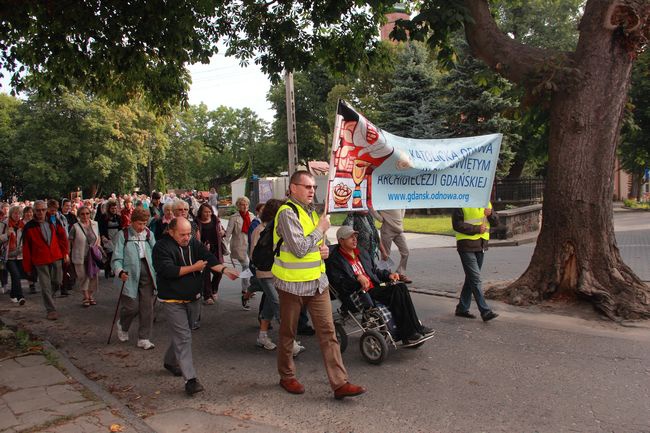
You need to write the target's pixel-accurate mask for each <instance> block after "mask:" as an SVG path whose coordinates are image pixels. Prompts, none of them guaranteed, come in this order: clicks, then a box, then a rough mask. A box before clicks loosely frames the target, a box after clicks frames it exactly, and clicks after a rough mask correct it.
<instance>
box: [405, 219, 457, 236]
mask: <svg viewBox="0 0 650 433" xmlns="http://www.w3.org/2000/svg"><path fill="white" fill-rule="evenodd" d="M404 231H406V232H415V233H430V234H436V235H453V234H454V233H455V232H454V229H453V227H452V226H451V216H449V215H428V216H425V215H423V216H414V217H406V218H404Z"/></svg>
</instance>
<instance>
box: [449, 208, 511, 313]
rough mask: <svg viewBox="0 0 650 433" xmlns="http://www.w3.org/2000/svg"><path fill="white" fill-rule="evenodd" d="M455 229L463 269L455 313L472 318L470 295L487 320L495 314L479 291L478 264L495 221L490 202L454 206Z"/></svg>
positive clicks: (496, 219) (453, 220)
mask: <svg viewBox="0 0 650 433" xmlns="http://www.w3.org/2000/svg"><path fill="white" fill-rule="evenodd" d="M451 222H452V225H453V226H454V230H455V231H456V248H457V250H458V254H459V255H460V261H461V262H462V264H463V270H464V271H465V283H464V284H463V289H462V291H461V292H460V298H459V300H458V305H457V306H456V316H459V317H465V318H468V319H474V318H476V316H475V315H474V314H472V313H470V312H469V307H470V305H471V303H472V295H474V300H475V301H476V305H477V306H478V309H479V312H480V313H481V318H482V319H483V321H485V322H487V321H489V320H492V319H494V318H495V317H497V316H498V314H497V313H495V312H494V311H492V310H491V309H490V307H489V306H488V304H487V302H485V298H484V297H483V292H482V290H481V267H482V266H483V256H484V254H485V251H487V249H488V242H489V240H490V227H492V226H496V225H497V224H498V222H499V220H498V218H497V216H496V215H495V214H494V213H493V212H492V203H488V207H486V208H482V207H471V208H462V209H456V210H455V211H454V213H453V215H452V217H451Z"/></svg>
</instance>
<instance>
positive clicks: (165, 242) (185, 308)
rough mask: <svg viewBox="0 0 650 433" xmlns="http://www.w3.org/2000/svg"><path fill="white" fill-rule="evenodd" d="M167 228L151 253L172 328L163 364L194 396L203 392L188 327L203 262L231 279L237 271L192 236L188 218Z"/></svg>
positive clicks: (200, 284) (196, 311) (194, 310)
mask: <svg viewBox="0 0 650 433" xmlns="http://www.w3.org/2000/svg"><path fill="white" fill-rule="evenodd" d="M167 229H168V234H166V235H163V237H162V238H161V239H160V240H158V242H156V245H155V246H154V249H153V256H152V259H153V267H154V269H155V270H156V281H157V283H158V284H157V287H158V299H159V300H160V301H161V303H162V305H163V310H164V312H165V315H166V317H167V323H168V324H169V329H170V331H171V343H170V345H169V348H168V349H167V352H166V353H165V360H164V364H163V365H164V367H165V368H166V369H167V370H169V371H170V372H171V373H172V374H174V375H175V376H183V378H184V379H185V392H186V393H187V394H188V395H193V394H196V393H197V392H201V391H203V386H202V385H201V384H200V383H199V381H198V380H197V379H196V371H195V370H194V363H193V361H192V330H191V324H192V323H194V322H196V319H197V316H198V314H199V307H200V303H199V302H198V301H199V300H200V299H201V290H202V289H203V275H202V272H203V270H204V268H205V267H206V265H207V266H208V267H209V268H210V269H211V270H213V271H214V272H220V273H222V274H225V275H226V276H228V277H230V278H232V279H234V278H237V276H238V275H239V272H238V271H237V270H235V269H232V268H227V267H226V266H225V265H223V264H221V263H219V260H218V259H217V258H216V257H215V256H214V254H212V253H210V251H209V250H208V249H207V248H206V247H205V246H204V245H203V244H202V243H201V242H200V241H198V240H197V239H196V238H195V237H192V236H191V231H192V227H191V225H190V222H189V221H188V220H187V219H185V218H183V217H178V218H174V219H173V220H172V221H171V222H170V223H169V226H168V227H167Z"/></svg>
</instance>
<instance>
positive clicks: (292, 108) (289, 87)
mask: <svg viewBox="0 0 650 433" xmlns="http://www.w3.org/2000/svg"><path fill="white" fill-rule="evenodd" d="M284 85H285V89H286V105H287V138H288V140H287V143H288V146H289V177H291V175H292V174H293V173H294V172H295V171H296V166H297V165H298V139H297V138H296V101H295V98H294V95H293V72H290V71H286V72H285V74H284Z"/></svg>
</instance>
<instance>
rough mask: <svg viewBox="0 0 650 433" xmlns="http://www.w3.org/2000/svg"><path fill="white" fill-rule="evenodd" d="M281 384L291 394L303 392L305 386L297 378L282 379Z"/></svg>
mask: <svg viewBox="0 0 650 433" xmlns="http://www.w3.org/2000/svg"><path fill="white" fill-rule="evenodd" d="M280 386H281V387H282V388H284V390H285V391H287V392H288V393H290V394H303V393H304V392H305V387H304V386H303V385H302V384H301V383H300V382H298V380H296V379H280Z"/></svg>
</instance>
